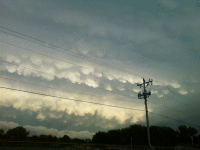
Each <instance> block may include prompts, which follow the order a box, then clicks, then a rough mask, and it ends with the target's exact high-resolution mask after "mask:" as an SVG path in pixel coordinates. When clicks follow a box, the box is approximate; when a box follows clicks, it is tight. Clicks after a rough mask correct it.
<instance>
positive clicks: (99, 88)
mask: <svg viewBox="0 0 200 150" xmlns="http://www.w3.org/2000/svg"><path fill="white" fill-rule="evenodd" d="M0 61H2V62H5V63H9V64H12V65H15V66H19V65H17V64H14V63H10V62H7V61H3V60H0ZM19 67H23V68H26V69H29V70H34V71H36V72H40V73H43V74H47V75H50V76H55V77H56V75H52V74H49V73H45V72H42V71H38V70H36V69H31V68H28V67H25V66H19ZM98 89H101V90H104V91H107V92H111V93H116V94H119V95H124V96H126V97H129V98H135V97H132V96H129V95H126V94H122V93H119V92H115V91H109V90H106V89H103V88H100V87H98Z"/></svg>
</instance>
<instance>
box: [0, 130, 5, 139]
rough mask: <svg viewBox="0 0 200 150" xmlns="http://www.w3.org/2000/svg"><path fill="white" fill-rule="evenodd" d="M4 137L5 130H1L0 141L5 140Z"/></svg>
mask: <svg viewBox="0 0 200 150" xmlns="http://www.w3.org/2000/svg"><path fill="white" fill-rule="evenodd" d="M3 136H4V130H3V129H0V140H2V139H3Z"/></svg>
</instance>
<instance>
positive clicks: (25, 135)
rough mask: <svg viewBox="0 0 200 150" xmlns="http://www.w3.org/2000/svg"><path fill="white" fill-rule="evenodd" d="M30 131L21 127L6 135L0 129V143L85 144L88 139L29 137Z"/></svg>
mask: <svg viewBox="0 0 200 150" xmlns="http://www.w3.org/2000/svg"><path fill="white" fill-rule="evenodd" d="M29 134H30V131H27V130H26V128H24V127H22V126H18V127H15V128H13V129H9V130H8V131H7V132H6V133H5V131H4V130H3V129H0V141H34V142H60V143H61V142H63V143H69V142H72V143H86V142H88V140H89V139H85V140H83V139H78V138H74V139H71V138H70V137H69V136H68V135H64V136H63V137H56V136H52V135H50V134H49V135H45V134H41V135H32V136H29Z"/></svg>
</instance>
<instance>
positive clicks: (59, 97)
mask: <svg viewBox="0 0 200 150" xmlns="http://www.w3.org/2000/svg"><path fill="white" fill-rule="evenodd" d="M0 88H2V89H7V90H12V91H18V92H25V93H29V94H35V95H41V96H48V97H53V98H58V99H66V100H70V101H76V102H82V103H89V104H95V105H102V106H109V107H116V108H123V109H130V110H137V111H144V110H140V109H133V108H127V107H121V106H115V105H108V104H101V103H95V102H88V101H84V100H78V99H72V98H65V97H61V96H53V95H49V94H43V93H37V92H30V91H24V90H19V89H15V88H9V87H2V86H0Z"/></svg>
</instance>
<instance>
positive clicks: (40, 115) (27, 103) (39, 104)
mask: <svg viewBox="0 0 200 150" xmlns="http://www.w3.org/2000/svg"><path fill="white" fill-rule="evenodd" d="M19 86H20V85H19ZM7 87H8V85H7ZM0 93H1V97H2V98H1V100H0V105H1V106H4V107H10V106H11V107H13V108H15V109H17V110H20V111H25V110H27V111H30V112H35V113H36V114H37V116H36V119H38V120H39V121H44V120H48V119H62V120H63V121H64V120H65V119H64V118H63V117H64V116H70V115H76V116H82V117H83V118H84V117H85V116H86V115H90V116H94V115H97V116H98V118H102V119H107V120H112V119H114V120H115V122H113V124H112V125H113V126H115V125H116V124H123V123H125V121H126V120H127V119H131V122H134V123H136V122H137V121H139V120H141V118H143V116H144V115H145V113H144V112H143V111H137V110H128V109H127V110H126V109H120V108H114V107H109V106H102V105H94V104H88V103H81V102H76V101H73V100H68V99H58V98H52V97H48V96H39V95H33V94H29V93H24V92H18V91H10V90H6V89H5V90H4V89H1V91H0ZM46 93H51V95H56V96H58V97H64V98H65V97H67V98H69V99H78V100H85V101H88V102H97V103H102V104H105V105H116V106H120V107H127V108H129V107H130V104H128V103H123V102H122V101H116V100H114V99H113V98H116V99H117V97H113V96H112V97H111V99H110V100H109V101H106V100H100V99H98V98H97V97H96V98H95V97H92V96H84V95H79V94H72V93H69V94H66V93H64V92H61V91H56V90H55V91H53V90H48V91H46ZM107 99H109V96H107ZM100 101H101V102H100ZM132 108H133V109H134V108H135V109H139V110H143V106H141V105H139V104H137V105H136V104H134V106H132ZM149 109H151V108H149ZM47 110H48V111H47ZM46 111H47V112H46ZM61 114H62V115H61ZM98 118H97V119H96V120H97V121H98ZM83 121H84V122H85V121H87V117H85V120H83ZM78 122H80V120H77V122H75V121H74V122H73V123H74V124H76V123H78ZM97 125H98V126H99V127H102V128H104V127H106V126H105V125H103V124H101V122H99V123H98V124H97Z"/></svg>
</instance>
